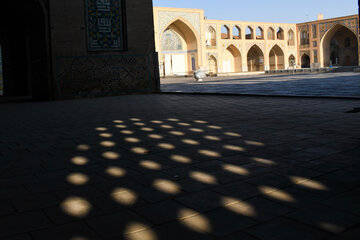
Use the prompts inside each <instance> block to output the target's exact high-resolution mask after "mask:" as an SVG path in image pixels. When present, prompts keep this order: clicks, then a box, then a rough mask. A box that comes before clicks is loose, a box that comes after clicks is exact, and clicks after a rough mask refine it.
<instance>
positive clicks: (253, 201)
mask: <svg viewBox="0 0 360 240" xmlns="http://www.w3.org/2000/svg"><path fill="white" fill-rule="evenodd" d="M359 103H360V102H359V101H354V100H335V99H300V98H297V99H294V98H265V97H263V98H262V97H259V98H255V97H236V96H195V95H165V94H163V95H140V96H122V97H112V98H99V99H90V100H78V101H64V102H48V103H20V104H1V105H0V111H1V118H0V126H1V127H0V163H1V164H0V203H1V204H0V239H7V240H10V239H12V240H15V239H16V240H29V239H32V240H38V239H46V240H49V239H51V240H54V239H61V240H90V239H126V240H177V239H179V240H180V239H181V240H184V239H194V240H202V239H222V240H254V239H274V240H282V239H283V240H296V239H299V240H304V239H306V240H318V239H319V240H320V239H333V240H340V239H341V240H344V239H345V240H348V239H358V237H359V235H360V148H359V145H360V131H359V129H360V121H359V119H360V113H345V112H346V111H348V110H351V109H353V108H354V107H357V106H359Z"/></svg>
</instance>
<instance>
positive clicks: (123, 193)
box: [111, 188, 138, 206]
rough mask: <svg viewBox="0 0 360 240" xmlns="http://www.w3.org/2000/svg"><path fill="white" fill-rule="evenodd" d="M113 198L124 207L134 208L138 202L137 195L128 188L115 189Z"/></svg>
mask: <svg viewBox="0 0 360 240" xmlns="http://www.w3.org/2000/svg"><path fill="white" fill-rule="evenodd" d="M111 198H112V199H113V200H114V201H115V202H117V203H120V204H122V205H126V206H132V205H134V204H135V203H136V201H137V198H138V197H137V194H136V193H135V192H133V191H132V190H130V189H127V188H115V189H114V190H113V191H112V193H111Z"/></svg>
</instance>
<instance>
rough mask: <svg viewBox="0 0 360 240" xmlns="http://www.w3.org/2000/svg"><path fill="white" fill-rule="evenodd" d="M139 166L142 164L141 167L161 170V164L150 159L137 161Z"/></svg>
mask: <svg viewBox="0 0 360 240" xmlns="http://www.w3.org/2000/svg"><path fill="white" fill-rule="evenodd" d="M139 165H140V166H142V167H143V168H147V169H150V170H161V168H162V167H161V164H159V163H157V162H154V161H150V160H143V161H141V162H140V163H139Z"/></svg>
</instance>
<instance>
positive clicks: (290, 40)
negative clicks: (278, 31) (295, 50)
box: [288, 29, 295, 46]
mask: <svg viewBox="0 0 360 240" xmlns="http://www.w3.org/2000/svg"><path fill="white" fill-rule="evenodd" d="M288 46H295V33H294V31H293V30H292V29H290V30H289V31H288Z"/></svg>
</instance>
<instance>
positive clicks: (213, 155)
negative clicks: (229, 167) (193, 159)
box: [198, 149, 221, 157]
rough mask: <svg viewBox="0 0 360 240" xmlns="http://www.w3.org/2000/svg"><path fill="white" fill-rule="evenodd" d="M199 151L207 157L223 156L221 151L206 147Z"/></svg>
mask: <svg viewBox="0 0 360 240" xmlns="http://www.w3.org/2000/svg"><path fill="white" fill-rule="evenodd" d="M198 153H200V154H201V155H204V156H207V157H221V154H220V153H218V152H215V151H211V150H206V149H202V150H199V151H198Z"/></svg>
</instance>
